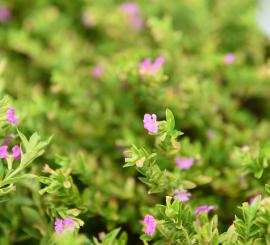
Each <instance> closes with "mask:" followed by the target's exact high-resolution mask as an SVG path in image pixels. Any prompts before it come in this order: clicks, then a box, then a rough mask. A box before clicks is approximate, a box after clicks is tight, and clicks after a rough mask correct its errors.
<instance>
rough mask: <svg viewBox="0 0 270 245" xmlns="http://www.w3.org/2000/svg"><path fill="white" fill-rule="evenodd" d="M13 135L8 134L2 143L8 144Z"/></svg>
mask: <svg viewBox="0 0 270 245" xmlns="http://www.w3.org/2000/svg"><path fill="white" fill-rule="evenodd" d="M14 137H15V135H14V134H12V133H11V134H8V135H7V136H6V137H5V138H4V140H3V145H8V144H9V143H10V141H11V140H12V139H13V138H14Z"/></svg>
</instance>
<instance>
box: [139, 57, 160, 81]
mask: <svg viewBox="0 0 270 245" xmlns="http://www.w3.org/2000/svg"><path fill="white" fill-rule="evenodd" d="M163 64H164V59H163V58H162V57H158V58H156V60H155V62H154V63H151V60H150V59H149V58H147V59H145V60H143V61H142V62H141V63H140V74H141V77H142V78H143V79H145V77H146V76H155V75H156V74H157V72H158V71H159V69H160V68H161V66H162V65H163Z"/></svg>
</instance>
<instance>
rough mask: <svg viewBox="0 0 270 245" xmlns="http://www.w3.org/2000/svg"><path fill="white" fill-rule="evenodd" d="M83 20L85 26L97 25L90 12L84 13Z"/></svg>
mask: <svg viewBox="0 0 270 245" xmlns="http://www.w3.org/2000/svg"><path fill="white" fill-rule="evenodd" d="M81 21H82V24H83V25H84V26H85V27H92V26H95V25H96V21H95V20H94V18H93V16H92V15H91V14H90V13H89V12H84V13H82V15H81Z"/></svg>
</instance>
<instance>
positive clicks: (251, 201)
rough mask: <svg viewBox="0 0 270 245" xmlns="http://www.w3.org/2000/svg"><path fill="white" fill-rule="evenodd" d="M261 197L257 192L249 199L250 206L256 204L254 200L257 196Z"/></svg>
mask: <svg viewBox="0 0 270 245" xmlns="http://www.w3.org/2000/svg"><path fill="white" fill-rule="evenodd" d="M260 195H261V193H260V192H256V193H255V194H254V195H253V196H251V197H250V198H249V200H248V204H249V205H251V204H252V203H253V202H254V200H255V199H256V197H257V196H260Z"/></svg>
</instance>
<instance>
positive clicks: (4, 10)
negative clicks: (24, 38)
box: [0, 6, 12, 23]
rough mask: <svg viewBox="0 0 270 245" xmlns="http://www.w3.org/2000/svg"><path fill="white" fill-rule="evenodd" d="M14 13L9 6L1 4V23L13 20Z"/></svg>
mask: <svg viewBox="0 0 270 245" xmlns="http://www.w3.org/2000/svg"><path fill="white" fill-rule="evenodd" d="M11 18H12V14H11V11H10V9H9V8H8V7H6V6H0V23H7V22H9V21H10V20H11Z"/></svg>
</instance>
